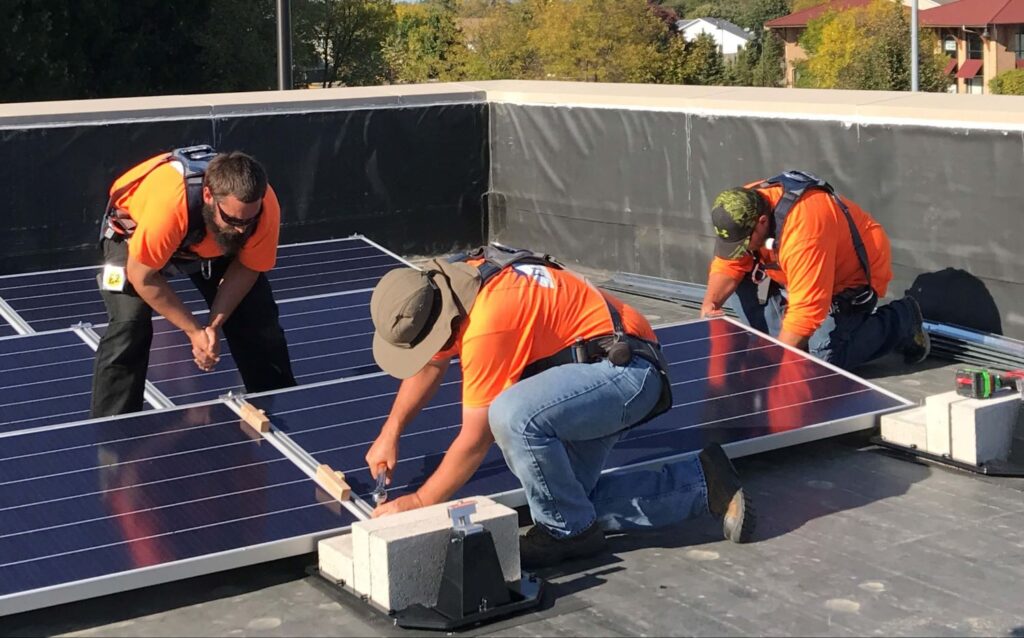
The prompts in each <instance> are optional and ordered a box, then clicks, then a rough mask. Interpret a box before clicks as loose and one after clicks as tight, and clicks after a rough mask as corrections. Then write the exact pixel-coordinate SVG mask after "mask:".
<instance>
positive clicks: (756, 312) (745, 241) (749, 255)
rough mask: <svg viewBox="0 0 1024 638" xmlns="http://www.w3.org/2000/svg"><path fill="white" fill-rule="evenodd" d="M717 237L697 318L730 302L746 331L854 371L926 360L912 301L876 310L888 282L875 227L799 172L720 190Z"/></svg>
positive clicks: (715, 209) (882, 241)
mask: <svg viewBox="0 0 1024 638" xmlns="http://www.w3.org/2000/svg"><path fill="white" fill-rule="evenodd" d="M711 218H712V222H713V223H714V226H715V233H716V234H717V235H718V238H717V244H716V246H715V257H714V259H713V260H712V262H711V269H710V274H709V276H708V287H707V293H706V294H705V297H704V304H703V307H702V308H701V316H705V317H706V316H715V315H718V314H721V312H722V307H723V305H724V304H725V303H726V302H727V301H728V299H729V298H730V297H731V296H732V295H733V293H735V294H736V296H737V298H738V301H739V302H740V303H739V306H740V310H741V312H742V314H743V316H744V318H745V319H746V321H747V323H749V324H750V325H751V327H753V328H755V329H757V330H760V331H762V332H765V333H768V334H770V335H772V336H775V337H777V338H778V339H779V341H781V342H783V343H785V344H788V345H791V346H794V347H797V348H800V349H802V350H806V351H809V352H810V353H811V354H813V355H815V356H816V357H818V358H821V359H824V360H825V361H828V362H830V363H833V364H835V365H837V366H839V367H842V368H845V369H848V370H849V369H853V368H856V367H857V366H860V365H862V364H865V363H868V362H871V361H873V360H875V359H877V358H879V357H881V356H883V355H886V354H888V353H890V352H893V351H898V352H902V353H903V355H904V359H905V361H906V362H907V363H908V364H913V363H919V362H921V361H923V360H924V359H925V358H926V357H927V356H928V352H929V347H930V344H929V340H928V335H927V333H926V332H925V331H924V329H923V326H922V323H923V318H922V316H921V309H920V307H919V306H918V303H917V301H916V300H915V299H914V298H913V297H904V298H902V299H899V300H896V301H893V302H890V303H888V304H885V305H883V306H879V307H876V305H877V300H878V298H879V297H882V296H885V293H886V290H887V288H888V286H889V282H890V280H892V264H891V255H890V249H889V238H888V236H887V235H886V233H885V230H884V229H883V228H882V226H881V225H880V224H879V223H878V222H876V221H875V220H874V219H873V218H872V217H871V216H870V215H869V214H868V213H866V212H865V211H864V210H862V209H861V208H860V207H859V206H857V204H855V203H854V202H852V201H850V200H848V199H846V198H843V197H840V196H839V195H836V194H835V193H834V191H833V189H832V187H831V186H829V185H828V183H826V182H824V181H823V180H820V179H819V178H817V177H815V176H813V175H811V174H809V173H803V172H799V171H789V172H787V173H783V174H781V175H779V176H777V177H774V178H771V179H768V180H764V181H761V182H755V183H753V184H749V185H747V186H745V187H743V188H732V189H729V190H726V191H724V192H722V193H721V194H719V195H718V197H717V198H715V201H714V204H713V205H712V210H711Z"/></svg>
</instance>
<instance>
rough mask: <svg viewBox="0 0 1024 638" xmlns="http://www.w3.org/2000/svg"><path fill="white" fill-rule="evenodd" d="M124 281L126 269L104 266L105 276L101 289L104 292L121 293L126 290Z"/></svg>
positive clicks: (101, 281)
mask: <svg viewBox="0 0 1024 638" xmlns="http://www.w3.org/2000/svg"><path fill="white" fill-rule="evenodd" d="M124 280H125V274H124V268H122V267H121V266H111V265H110V264H107V265H105V266H103V276H102V279H101V280H100V287H101V288H103V290H109V291H111V292H121V291H123V290H124Z"/></svg>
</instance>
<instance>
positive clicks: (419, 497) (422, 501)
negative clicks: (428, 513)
mask: <svg viewBox="0 0 1024 638" xmlns="http://www.w3.org/2000/svg"><path fill="white" fill-rule="evenodd" d="M409 497H410V498H412V499H413V500H414V501H415V504H416V507H426V506H428V505H436V504H437V503H435V502H432V501H431V500H430V499H429V498H428V497H426V496H424V495H423V493H422V492H421V491H420V490H416V491H415V492H413V493H412V494H410V495H409Z"/></svg>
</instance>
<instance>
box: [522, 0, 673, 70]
mask: <svg viewBox="0 0 1024 638" xmlns="http://www.w3.org/2000/svg"><path fill="white" fill-rule="evenodd" d="M543 7H544V10H543V11H542V12H541V13H540V14H539V15H538V16H537V19H536V20H535V28H534V29H533V30H532V31H531V32H530V34H529V43H530V45H531V46H532V47H533V48H534V49H535V50H536V52H537V57H538V60H539V62H540V64H541V65H542V67H543V69H544V74H545V76H546V77H550V78H555V79H564V80H586V81H596V82H653V81H655V80H656V79H657V78H658V76H659V74H660V73H662V70H663V69H664V66H665V64H664V58H663V56H664V55H665V51H666V48H667V45H668V42H669V32H668V30H667V29H666V27H665V25H664V23H663V22H662V21H661V20H660V19H659V18H658V17H657V16H655V15H654V13H652V12H651V10H650V9H649V8H648V6H647V3H646V1H645V0H548V1H547V2H546V3H545V4H544V5H543Z"/></svg>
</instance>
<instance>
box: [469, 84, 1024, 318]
mask: <svg viewBox="0 0 1024 638" xmlns="http://www.w3.org/2000/svg"><path fill="white" fill-rule="evenodd" d="M682 88H691V87H682ZM693 88H696V87H693ZM719 90H720V91H723V90H724V91H728V89H719ZM748 91H749V89H748ZM810 93H822V94H830V95H836V96H837V97H839V96H838V93H840V92H827V91H820V92H801V91H795V90H789V91H784V92H783V93H780V94H778V95H783V94H784V95H790V96H792V95H798V96H799V95H801V94H802V95H805V96H806V95H809V94H810ZM773 95H775V94H773ZM854 95H855V96H859V95H863V94H854ZM876 95H878V97H877V98H876V99H878V100H882V99H886V100H891V99H893V94H885V93H882V94H876ZM896 95H898V94H896ZM932 97H933V98H935V99H938V100H945V99H947V98H949V99H953V100H955V99H957V98H964V97H967V98H970V97H971V96H932ZM908 99H911V98H908ZM571 101H572V98H571V96H568V97H567V98H566V100H565V102H569V103H563V104H557V103H556V104H544V103H539V104H529V103H501V102H500V101H494V100H492V103H491V136H492V137H491V192H490V193H489V195H488V204H489V230H490V234H491V237H492V238H493V239H497V240H499V241H503V242H505V243H508V244H512V245H528V246H531V247H533V248H535V249H537V250H544V251H547V252H550V253H552V254H554V255H556V256H559V257H561V258H563V259H564V260H566V261H568V262H577V263H581V264H584V265H587V266H592V267H599V268H605V269H608V270H621V271H627V272H636V273H642V274H647V275H654V276H660V277H669V278H673V279H679V280H684V281H694V282H704V281H705V280H706V278H707V270H708V262H709V260H710V258H711V254H712V246H713V242H714V233H713V229H712V227H711V222H710V218H709V214H708V213H709V209H710V203H711V201H712V200H713V199H714V197H715V195H716V194H717V193H718V192H719V191H721V190H722V189H725V188H729V187H733V186H739V185H743V184H745V183H749V182H753V181H756V180H758V179H761V178H765V177H770V176H772V175H774V174H777V173H779V172H782V171H784V170H787V169H802V170H807V171H811V172H813V173H816V174H818V175H819V176H821V177H823V178H825V179H827V180H828V181H830V182H831V183H832V184H833V185H834V186H835V187H836V188H837V190H838V191H839V192H840V193H842V194H844V195H846V196H848V197H850V198H851V199H853V200H854V201H856V202H858V203H859V204H861V205H862V206H863V207H864V208H865V209H866V210H867V211H869V212H870V213H871V214H872V215H874V216H875V218H876V219H878V221H879V222H881V223H882V225H883V226H884V227H885V229H886V230H887V231H888V233H889V237H890V240H891V242H892V253H893V271H894V275H895V277H894V280H893V282H892V283H891V284H890V286H889V291H888V294H889V296H890V297H899V296H902V294H903V293H904V291H905V290H907V289H910V288H911V287H912V286H918V287H920V286H921V283H922V282H924V284H925V285H927V284H928V282H939V281H940V280H941V278H938V277H923V278H922V275H926V274H929V273H936V272H939V271H943V270H946V269H950V268H955V269H959V270H958V272H960V273H962V274H964V275H965V276H969V277H971V278H972V279H973V280H974V281H976V284H977V285H976V286H975V288H976V289H978V290H979V291H980V293H981V295H982V296H983V297H986V298H987V302H986V303H987V304H988V305H987V307H986V317H988V316H989V315H991V314H992V308H991V305H992V303H993V301H994V304H995V306H996V308H997V309H998V315H999V316H1001V317H1002V326H1001V329H1002V331H1003V332H1004V333H1005V334H1007V335H1009V336H1014V337H1018V338H1024V251H1022V250H1021V245H1022V243H1024V221H1022V219H1024V217H1022V215H1024V205H1022V202H1024V195H1022V193H1024V189H1022V178H1021V167H1022V166H1024V164H1022V158H1024V133H1022V132H1021V128H1020V127H1019V126H1017V127H1016V128H1014V127H1007V128H1002V127H1000V126H998V125H989V126H977V125H974V124H971V123H965V124H963V125H962V126H958V124H957V123H956V122H955V121H954V122H949V121H943V122H939V123H935V124H929V123H928V122H926V121H924V120H916V119H903V120H902V121H898V122H886V121H885V118H873V119H868V118H852V119H853V120H854V121H851V119H844V118H842V117H786V116H769V117H758V115H757V114H756V113H751V112H748V113H744V114H742V115H729V114H728V113H725V112H723V113H709V112H707V111H706V110H703V109H685V108H676V109H672V108H643V106H642V102H640V103H638V104H637V105H631V106H630V107H628V108H625V107H623V106H621V105H620V104H609V105H608V106H607V107H595V106H591V105H579V104H576V105H573V104H571ZM764 104H767V103H761V104H754V103H751V106H750V108H751V109H752V110H756V109H758V108H760V107H762V106H764ZM972 104H973V103H972ZM858 119H860V120H861V121H856V120H858ZM940 285H941V284H940ZM916 292H917V293H918V294H927V295H928V296H929V298H930V299H933V300H934V299H936V298H939V297H941V296H942V291H936V290H930V291H922V290H917V291H916ZM972 303H974V302H972V300H971V299H959V300H958V299H946V300H945V302H944V303H930V304H929V306H930V307H929V308H926V315H927V316H928V318H931V319H934V320H940V321H947V320H949V321H956V322H957V323H966V324H968V325H969V324H970V323H971V322H970V319H971V313H970V312H966V313H965V312H963V311H962V306H964V305H970V304H972ZM953 308H957V309H958V310H957V312H950V310H951V309H953ZM990 324H991V321H986V325H985V326H981V325H979V326H978V327H979V328H981V329H989V328H990Z"/></svg>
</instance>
